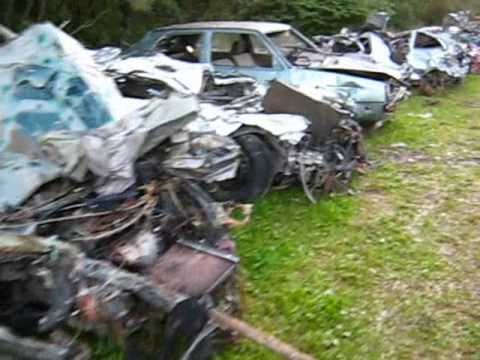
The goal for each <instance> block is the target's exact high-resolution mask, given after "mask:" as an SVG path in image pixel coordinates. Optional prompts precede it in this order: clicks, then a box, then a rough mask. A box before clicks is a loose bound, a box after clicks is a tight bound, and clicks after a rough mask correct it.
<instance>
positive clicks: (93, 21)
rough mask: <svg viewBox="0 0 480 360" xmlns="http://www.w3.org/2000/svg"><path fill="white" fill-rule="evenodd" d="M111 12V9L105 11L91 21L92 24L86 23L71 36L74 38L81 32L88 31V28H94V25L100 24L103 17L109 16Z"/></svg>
mask: <svg viewBox="0 0 480 360" xmlns="http://www.w3.org/2000/svg"><path fill="white" fill-rule="evenodd" d="M109 12H110V10H109V9H106V10H103V11H102V12H101V13H100V14H98V15H97V17H95V19H93V20H92V21H90V22H87V23H85V24H82V25H80V26H79V27H78V28H76V29H75V30H73V31H72V32H71V33H70V35H72V36H73V35H76V34H78V33H79V32H80V31H82V30H85V29H88V28H90V27H92V26H94V25H95V24H96V23H97V22H98V20H100V19H101V18H102V17H103V16H105V15H106V14H108V13H109Z"/></svg>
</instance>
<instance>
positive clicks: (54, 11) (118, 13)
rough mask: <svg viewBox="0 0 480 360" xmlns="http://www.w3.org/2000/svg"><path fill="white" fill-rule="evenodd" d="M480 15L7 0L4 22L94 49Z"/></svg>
mask: <svg viewBox="0 0 480 360" xmlns="http://www.w3.org/2000/svg"><path fill="white" fill-rule="evenodd" d="M464 8H469V9H474V10H478V11H480V2H479V1H478V0H424V1H419V0H83V1H79V0H1V1H0V22H1V23H2V24H3V25H6V26H8V27H10V28H11V29H13V30H16V31H20V30H22V29H24V28H25V27H26V26H28V25H29V24H31V23H34V22H40V21H51V22H53V23H55V24H56V25H62V24H63V25H64V28H65V30H66V31H67V32H69V33H71V34H73V35H74V36H76V37H77V38H79V39H80V40H82V41H83V42H84V43H85V44H86V45H88V46H92V47H93V46H103V45H120V46H122V45H123V46H126V45H128V44H131V43H133V42H135V41H137V40H139V38H141V36H142V35H143V34H144V33H145V32H146V31H147V30H150V29H152V28H155V27H160V26H164V25H169V24H172V23H182V22H188V21H200V20H219V19H222V20H247V19H248V20H272V21H282V22H287V23H290V24H292V25H295V26H296V27H298V28H300V29H301V30H302V31H304V32H305V33H306V34H308V35H317V34H329V33H335V32H338V31H339V30H340V29H341V28H342V27H344V26H355V25H358V24H361V23H362V22H363V21H364V19H365V18H366V16H367V15H368V14H369V13H370V12H371V11H375V10H385V11H388V12H389V13H391V14H392V15H393V21H392V25H393V26H394V27H395V28H397V29H405V28H411V27H413V26H417V25H422V24H425V25H430V24H433V23H439V22H440V21H441V19H442V17H443V16H444V14H445V13H447V12H448V11H451V10H455V9H464Z"/></svg>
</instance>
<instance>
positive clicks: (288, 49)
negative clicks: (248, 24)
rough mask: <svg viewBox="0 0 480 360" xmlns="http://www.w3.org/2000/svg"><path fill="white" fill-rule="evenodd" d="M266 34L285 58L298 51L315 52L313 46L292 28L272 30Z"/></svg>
mask: <svg viewBox="0 0 480 360" xmlns="http://www.w3.org/2000/svg"><path fill="white" fill-rule="evenodd" d="M267 36H268V37H269V38H270V39H271V40H272V41H273V42H274V44H275V45H276V46H277V47H278V48H279V49H280V50H282V52H283V54H284V55H285V56H286V57H287V58H290V57H291V56H292V55H293V54H295V53H298V52H305V51H307V52H317V50H316V49H315V47H313V46H312V45H311V44H310V43H309V42H308V41H306V40H305V39H303V38H302V37H301V36H300V35H298V34H296V33H295V32H294V31H292V30H287V31H279V32H273V33H270V34H267Z"/></svg>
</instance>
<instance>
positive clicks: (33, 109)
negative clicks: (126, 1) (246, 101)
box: [0, 24, 315, 360]
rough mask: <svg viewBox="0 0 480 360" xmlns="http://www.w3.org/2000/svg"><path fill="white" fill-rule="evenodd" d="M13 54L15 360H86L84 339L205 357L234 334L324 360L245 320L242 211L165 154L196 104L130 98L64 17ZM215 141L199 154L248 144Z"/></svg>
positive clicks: (9, 195)
mask: <svg viewBox="0 0 480 360" xmlns="http://www.w3.org/2000/svg"><path fill="white" fill-rule="evenodd" d="M0 58H1V60H0V71H1V73H2V77H1V81H3V82H2V89H3V90H5V91H4V94H3V95H4V96H2V98H0V103H1V105H0V106H1V109H2V112H1V113H2V118H1V121H0V134H1V137H0V146H1V150H2V151H1V157H0V189H1V190H0V286H1V287H2V289H6V290H7V291H6V292H5V294H3V295H4V296H3V297H2V299H1V301H0V357H2V359H3V358H6V359H33V360H37V359H38V360H40V359H42V360H43V359H49V360H51V359H53V360H57V359H58V360H60V359H61V360H69V359H86V358H89V357H90V354H89V346H88V345H87V342H85V341H83V338H84V336H83V335H86V336H87V337H88V335H91V334H94V335H99V336H103V337H108V336H109V337H110V339H111V340H113V341H116V343H117V344H119V345H120V346H122V349H123V351H124V354H125V357H126V358H127V359H149V358H156V359H164V360H175V359H184V360H187V359H192V360H193V359H195V360H203V359H210V358H211V357H212V356H213V354H214V353H215V352H216V349H217V347H218V345H219V343H220V342H221V340H222V339H223V338H224V337H228V335H229V334H230V333H231V332H232V331H235V332H239V333H243V334H244V335H245V336H247V337H249V338H251V339H257V338H263V339H267V338H268V340H267V341H263V342H262V344H264V345H265V346H267V347H269V348H271V349H272V350H274V351H277V352H279V353H281V354H283V355H286V354H288V355H289V356H295V357H296V358H302V359H312V358H311V357H309V356H307V355H305V354H301V353H299V352H298V351H296V350H295V349H293V348H292V347H291V346H288V345H287V344H283V343H282V342H280V341H278V340H277V339H274V338H273V337H271V336H266V335H265V334H263V333H261V332H260V331H259V330H257V329H254V328H252V327H250V326H248V324H245V323H242V322H241V321H239V320H238V319H235V318H232V317H231V316H230V315H231V314H234V313H235V312H236V311H237V309H238V299H237V295H236V287H235V276H234V274H235V270H236V267H237V264H238V261H239V259H238V257H237V256H236V255H235V254H236V250H235V243H234V242H233V240H232V239H231V237H230V235H229V233H228V229H227V227H226V224H228V220H229V219H228V214H227V213H226V212H225V211H224V210H223V208H222V207H221V206H220V205H219V204H217V203H216V202H215V201H213V200H212V198H211V197H210V195H209V194H208V193H207V192H206V191H205V189H203V188H202V187H201V186H199V185H198V184H197V183H196V182H194V181H192V180H191V179H189V178H188V176H187V175H185V176H182V174H180V172H179V171H175V170H174V169H173V168H174V167H175V166H172V167H168V166H167V161H165V158H164V155H165V154H167V155H168V154H169V151H168V149H166V148H164V147H161V148H159V147H158V146H159V145H160V144H162V143H164V142H165V141H168V139H171V138H173V137H174V135H177V134H178V133H179V132H180V130H182V129H184V128H185V126H186V125H188V124H189V123H191V122H192V121H193V120H194V119H195V117H196V115H197V113H198V112H199V107H198V103H197V99H196V98H194V97H193V96H192V95H191V94H186V93H180V92H176V91H173V90H172V91H170V92H168V93H167V94H164V96H157V93H155V92H154V93H151V92H148V91H147V92H146V93H147V94H148V95H149V96H150V97H149V98H148V99H144V98H126V97H123V96H121V94H120V92H119V91H118V89H117V88H116V86H115V83H114V82H113V80H112V79H109V78H108V77H106V76H105V75H104V74H102V73H101V72H99V71H98V69H97V68H96V65H95V64H94V62H93V60H92V59H91V57H90V54H89V53H88V52H86V51H84V49H83V47H82V46H81V45H80V44H79V43H78V42H77V41H75V40H74V39H72V38H71V37H69V36H68V35H66V34H65V33H63V32H62V31H61V30H59V29H57V28H55V27H54V26H52V25H50V24H42V25H35V26H32V27H31V28H29V29H27V30H26V31H24V32H23V33H22V34H20V35H19V36H18V37H16V38H15V39H13V40H12V41H11V42H9V43H8V44H7V45H6V46H4V47H2V48H0ZM170 80H171V79H170ZM167 83H168V79H167ZM228 83H229V81H223V85H225V86H227V88H228ZM229 91H230V90H229ZM217 93H218V92H215V94H212V96H213V97H216V96H217ZM229 104H230V106H231V107H232V108H235V104H234V101H229ZM12 105H15V106H12ZM122 105H123V106H122ZM295 123H297V122H295ZM306 123H307V121H306V120H305V124H306ZM272 126H273V125H272ZM296 126H298V125H296ZM288 133H289V131H286V132H285V134H288ZM187 135H188V134H187ZM204 136H205V137H207V138H206V139H205V138H202V136H196V137H194V138H193V139H189V140H191V142H189V144H188V146H189V148H194V151H193V153H192V155H198V154H199V153H200V154H201V153H202V152H204V151H205V149H207V153H208V154H211V153H212V152H210V151H208V150H220V152H222V150H223V149H224V143H223V142H222V139H223V140H226V141H228V142H230V143H233V144H232V146H234V147H238V145H236V144H235V143H234V141H233V140H232V139H231V138H226V137H221V136H220V135H218V134H204ZM290 137H292V135H290V134H288V136H286V137H285V138H286V139H289V138H290ZM199 139H201V140H199ZM172 141H173V140H172ZM177 141H179V142H175V141H173V143H174V144H178V145H182V144H185V142H184V141H181V140H177ZM235 149H236V148H235ZM231 151H232V150H231V149H229V151H227V153H230V152H231ZM172 153H175V154H176V155H180V156H182V155H183V154H185V153H184V152H182V151H179V152H178V153H177V152H176V151H172ZM208 154H207V155H208ZM176 155H175V156H176ZM305 155H307V154H305ZM314 155H315V154H314ZM167 158H168V156H167ZM204 158H205V157H204V156H203V157H202V158H200V163H202V164H203V163H204V162H205V159H204ZM169 159H171V158H169ZM222 159H223V158H221V160H222ZM184 160H185V162H186V163H188V162H189V161H190V160H191V159H189V158H187V159H184ZM227 160H229V159H227ZM207 162H208V164H207V165H212V168H214V166H213V165H215V164H217V162H216V161H212V162H209V161H207ZM312 163H315V161H313V162H309V163H307V162H304V164H306V165H310V164H312ZM177 165H178V164H177ZM201 167H202V166H198V161H194V164H193V166H186V167H185V169H188V170H190V171H193V170H199V171H200V168H201ZM177 168H178V166H177ZM213 172H214V173H215V171H213ZM208 174H211V171H208V170H207V171H205V170H204V171H203V176H207V175H208ZM194 178H195V177H194ZM292 354H293V355H292Z"/></svg>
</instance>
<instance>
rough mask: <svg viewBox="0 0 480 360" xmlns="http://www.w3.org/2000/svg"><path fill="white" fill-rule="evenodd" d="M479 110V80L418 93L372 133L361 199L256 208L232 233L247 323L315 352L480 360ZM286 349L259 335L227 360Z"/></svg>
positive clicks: (275, 202) (296, 197) (281, 202)
mask: <svg viewBox="0 0 480 360" xmlns="http://www.w3.org/2000/svg"><path fill="white" fill-rule="evenodd" d="M426 113H431V114H432V117H431V118H423V117H421V116H418V115H419V114H426ZM479 118H480V78H470V79H468V81H467V82H466V83H465V84H464V85H463V86H461V87H459V88H456V89H452V90H449V91H448V92H444V93H442V94H438V95H437V96H436V97H434V98H425V97H413V98H412V99H410V100H409V101H407V102H406V103H404V104H403V105H402V106H400V108H399V109H398V111H397V113H396V114H395V115H394V116H393V118H392V121H391V122H390V123H388V124H387V125H386V126H385V127H384V128H383V129H380V130H379V131H376V132H374V133H372V134H370V135H369V137H368V139H367V144H368V145H367V146H368V149H369V154H370V157H371V161H372V164H373V168H372V170H371V171H370V172H369V173H368V174H367V175H365V176H361V177H359V178H357V179H356V180H355V182H354V184H353V189H354V191H355V195H354V196H351V195H347V194H344V195H335V196H332V197H329V198H327V199H325V200H324V201H322V202H321V203H319V204H318V205H311V204H310V203H309V202H308V201H307V200H306V199H305V197H304V195H303V193H302V192H301V191H300V190H298V189H294V190H288V191H283V192H277V193H274V194H272V195H270V196H268V197H267V198H266V199H264V200H262V201H260V202H259V203H258V204H256V208H255V214H254V217H253V220H252V223H251V225H249V226H247V227H245V228H242V229H240V230H238V231H237V232H236V233H235V237H236V239H237V242H238V247H239V252H240V256H241V259H242V289H243V301H244V305H243V317H244V319H245V320H247V321H249V322H250V323H252V324H254V325H256V326H258V327H260V328H262V329H264V330H266V331H269V332H271V333H273V334H275V335H276V336H278V337H279V338H281V339H284V340H286V341H288V342H290V343H292V344H293V345H295V346H297V347H298V348H300V349H302V350H304V351H306V352H309V353H311V354H313V355H314V356H315V357H317V358H318V359H334V358H335V359H383V358H385V359H392V358H394V359H404V358H405V359H412V358H431V359H442V358H452V357H455V358H468V359H471V358H480V356H479V355H476V354H477V353H478V351H477V349H478V348H479V346H480V322H479V321H478V320H479V316H477V315H476V309H478V308H479V305H480V299H479V298H478V296H477V292H478V288H479V286H480V280H477V278H478V276H477V270H478V264H479V263H478V260H479V259H480V232H479V230H480V213H478V214H477V211H476V207H477V205H480V186H479V185H480V166H479V165H480V162H478V163H477V158H478V159H480V142H479V141H478V140H479V138H480V123H479ZM277 358H278V357H277V356H276V355H273V354H271V353H270V352H268V351H267V350H264V349H262V348H260V347H258V346H257V345H255V344H252V343H251V342H249V341H240V342H239V343H238V344H236V345H235V346H233V347H231V348H230V349H229V350H228V351H227V352H225V353H224V354H222V355H221V356H220V357H219V359H221V360H247V359H248V360H250V359H267V360H268V359H277Z"/></svg>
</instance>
